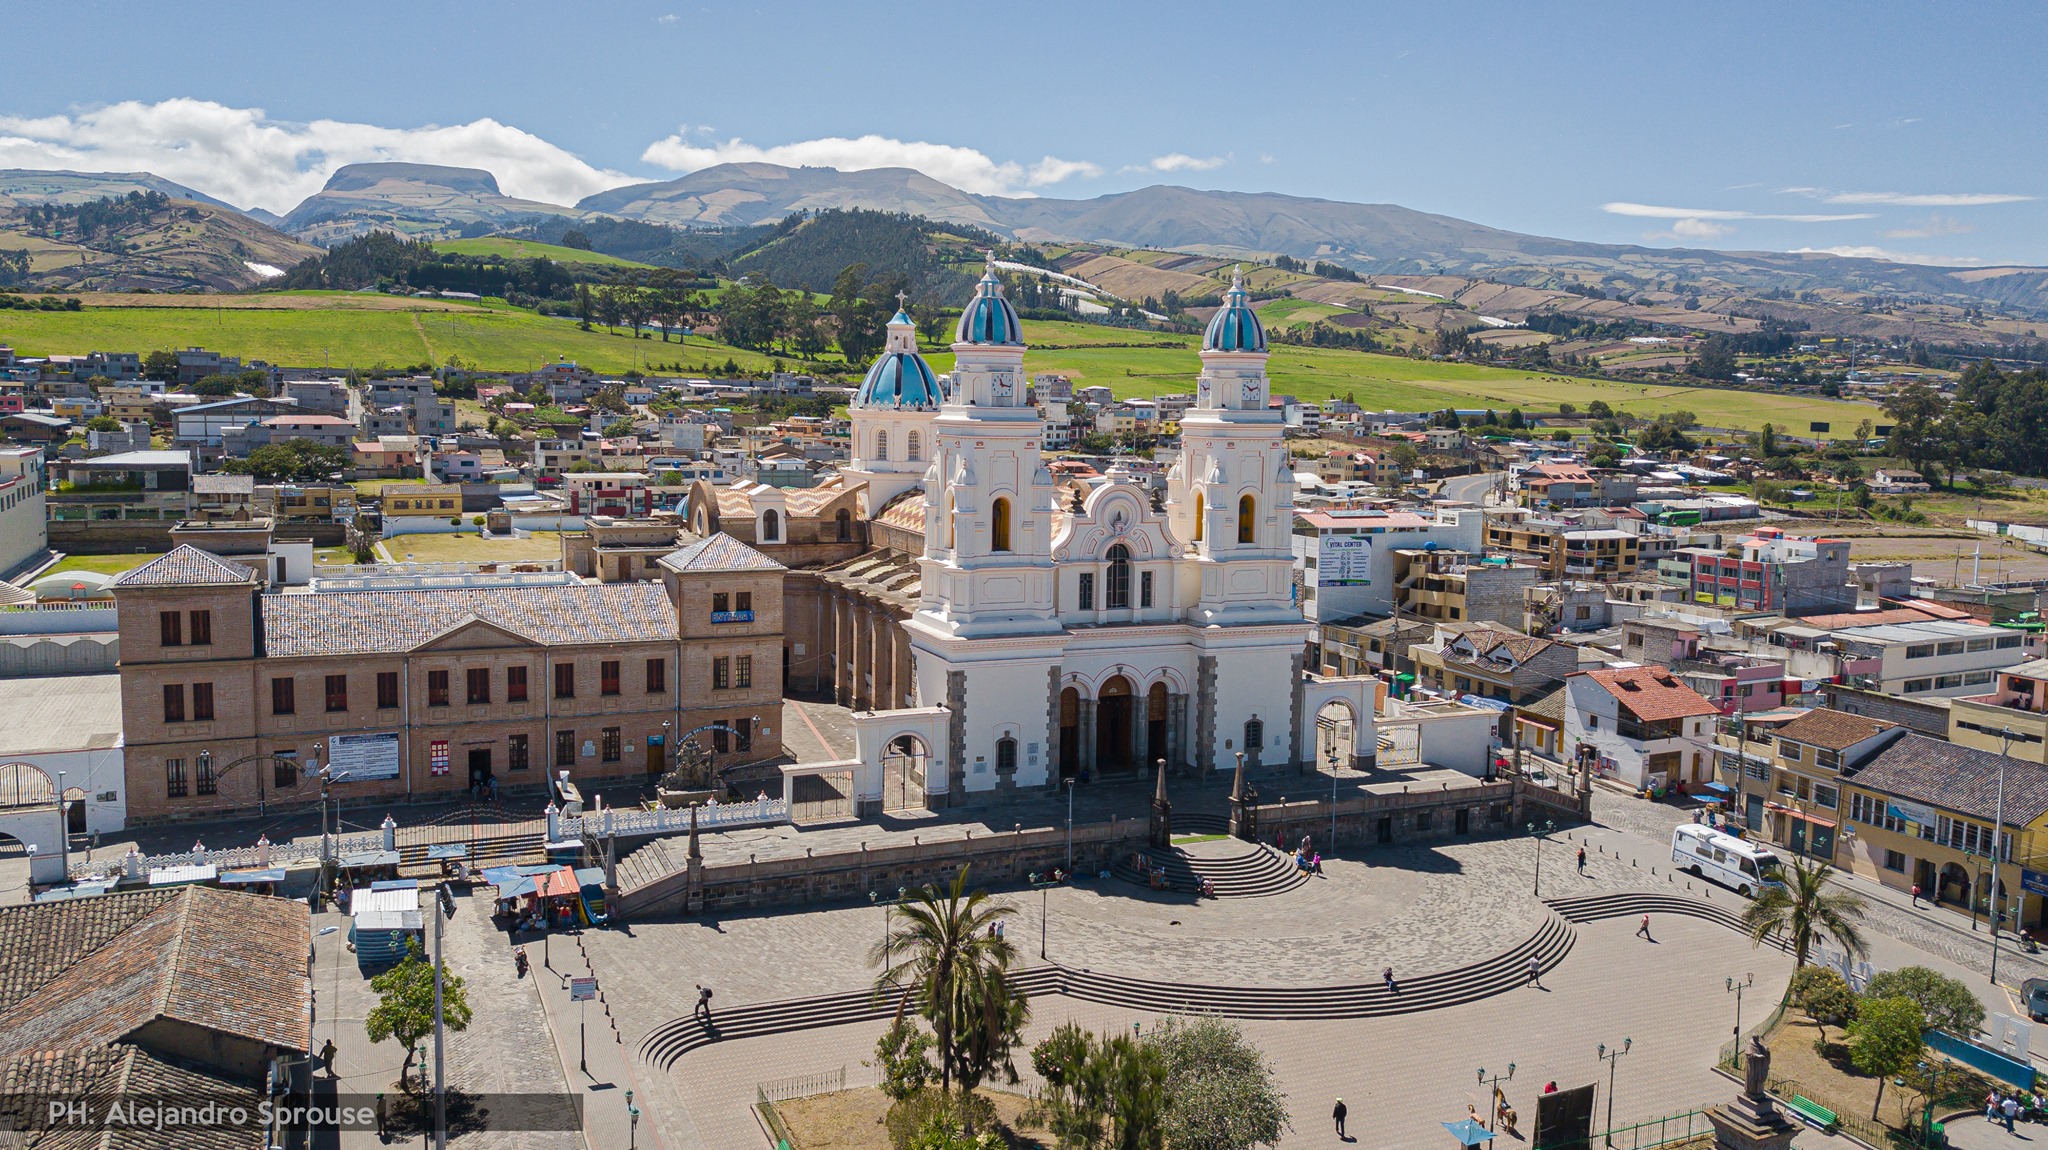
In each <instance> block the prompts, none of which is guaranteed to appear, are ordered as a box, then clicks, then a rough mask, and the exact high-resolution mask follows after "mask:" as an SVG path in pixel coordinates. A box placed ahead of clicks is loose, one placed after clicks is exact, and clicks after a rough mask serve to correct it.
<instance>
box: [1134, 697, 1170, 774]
mask: <svg viewBox="0 0 2048 1150" xmlns="http://www.w3.org/2000/svg"><path fill="white" fill-rule="evenodd" d="M1166 706H1167V691H1166V684H1165V683H1163V682H1160V683H1154V684H1152V689H1151V690H1149V691H1147V692H1145V748H1146V757H1147V758H1152V759H1163V758H1166V757H1167V753H1166V752H1167V746H1166V730H1167V724H1166ZM1140 765H1141V766H1142V765H1143V764H1140Z"/></svg>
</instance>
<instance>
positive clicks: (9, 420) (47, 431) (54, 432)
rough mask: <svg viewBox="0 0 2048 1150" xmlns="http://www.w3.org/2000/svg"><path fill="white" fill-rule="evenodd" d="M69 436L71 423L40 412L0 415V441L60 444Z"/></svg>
mask: <svg viewBox="0 0 2048 1150" xmlns="http://www.w3.org/2000/svg"><path fill="white" fill-rule="evenodd" d="M70 435H71V421H70V420H68V419H65V418H64V417H63V416H61V415H51V414H49V413H47V412H40V411H15V412H9V413H6V414H0V440H8V441H12V442H14V443H61V442H63V441H64V440H65V439H67V438H69V437H70Z"/></svg>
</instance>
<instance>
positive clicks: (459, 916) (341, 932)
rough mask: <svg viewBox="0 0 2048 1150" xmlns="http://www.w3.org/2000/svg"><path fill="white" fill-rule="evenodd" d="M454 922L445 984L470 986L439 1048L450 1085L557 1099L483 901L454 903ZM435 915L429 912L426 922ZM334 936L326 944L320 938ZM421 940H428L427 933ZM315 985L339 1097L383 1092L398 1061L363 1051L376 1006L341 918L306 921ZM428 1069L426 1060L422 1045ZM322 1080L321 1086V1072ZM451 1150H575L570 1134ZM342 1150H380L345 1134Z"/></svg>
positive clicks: (519, 986)
mask: <svg viewBox="0 0 2048 1150" xmlns="http://www.w3.org/2000/svg"><path fill="white" fill-rule="evenodd" d="M456 903H457V908H458V909H457V910H456V913H455V917H454V918H451V919H448V920H447V922H446V923H445V924H444V926H443V928H442V931H443V939H442V945H443V946H444V947H446V951H445V957H444V960H443V961H444V962H445V963H446V965H447V970H448V972H449V973H451V974H456V975H460V976H462V978H463V979H464V981H465V982H466V983H467V984H468V992H469V1005H470V1010H471V1019H470V1024H469V1028H468V1029H467V1030H464V1031H461V1032H459V1033H453V1034H450V1035H449V1036H448V1037H447V1039H446V1043H445V1054H444V1058H445V1065H446V1075H447V1081H448V1083H449V1085H450V1086H451V1087H452V1088H454V1089H458V1090H462V1091H465V1092H468V1093H471V1094H561V1093H563V1092H564V1091H565V1090H566V1089H567V1086H566V1085H565V1082H564V1080H563V1077H562V1073H561V1067H560V1065H559V1063H558V1062H557V1060H556V1058H555V1051H554V1045H553V1042H552V1040H551V1039H550V1037H549V1032H548V1026H547V1020H546V1019H545V1018H544V1017H543V1016H542V1014H541V1005H540V999H539V997H538V996H537V995H536V993H535V991H534V988H533V986H532V985H531V983H530V982H529V981H522V980H518V979H516V978H515V977H514V975H513V968H512V962H511V957H510V950H509V949H508V948H507V947H506V945H505V943H504V936H503V935H502V934H501V933H499V932H498V930H497V929H496V928H495V927H493V926H492V924H491V920H490V902H489V900H488V899H485V898H481V897H479V898H469V899H457V900H456ZM430 913H437V912H430ZM328 927H334V928H336V929H335V930H334V931H333V932H332V933H330V934H324V935H323V934H320V933H319V932H320V931H322V930H324V929H326V928H328ZM428 929H429V938H430V939H431V931H432V928H431V926H430V927H429V928H428ZM313 930H314V932H315V933H314V982H315V994H316V996H317V999H318V1011H317V1017H318V1023H317V1025H316V1026H315V1027H314V1029H313V1044H314V1046H315V1047H316V1048H317V1047H319V1046H320V1045H322V1044H323V1043H325V1042H326V1041H327V1040H328V1039H329V1038H332V1039H334V1041H335V1043H336V1045H337V1046H339V1047H340V1054H339V1055H338V1057H337V1059H336V1060H337V1062H339V1064H340V1070H341V1073H342V1079H341V1082H340V1085H339V1089H340V1090H341V1091H342V1092H343V1093H349V1094H363V1095H369V1096H374V1095H375V1094H377V1093H378V1092H379V1091H387V1090H390V1089H391V1084H392V1083H394V1082H396V1081H397V1079H398V1068H399V1064H400V1063H401V1062H403V1061H404V1058H405V1052H404V1051H403V1050H401V1049H399V1047H398V1045H397V1043H395V1042H391V1041H385V1042H383V1043H379V1044H376V1045H372V1044H371V1043H370V1040H369V1038H368V1037H367V1036H366V1035H365V1034H364V1032H363V1019H364V1017H365V1016H366V1015H368V1014H369V1012H370V1008H371V1007H373V1006H375V1005H376V1003H377V995H376V992H374V991H373V990H371V989H370V980H369V979H368V978H366V977H364V976H363V975H362V974H361V972H360V971H359V970H358V968H357V967H356V961H355V955H353V954H350V953H349V952H348V949H347V945H346V942H347V938H348V917H347V916H346V915H343V914H340V913H338V912H333V911H330V912H328V913H325V914H320V915H316V916H314V920H313ZM428 1043H429V1045H428V1048H427V1049H428V1053H427V1057H428V1065H429V1066H430V1067H431V1065H432V1058H433V1047H432V1039H429V1040H428ZM321 1077H322V1079H323V1080H324V1077H325V1070H324V1068H322V1071H321ZM449 1141H450V1143H451V1144H453V1145H457V1146H463V1147H474V1148H476V1150H575V1148H579V1147H582V1146H583V1139H582V1137H581V1135H580V1134H579V1133H577V1132H574V1131H568V1132H561V1131H497V1130H485V1131H479V1132H477V1133H474V1134H468V1135H463V1136H461V1137H455V1138H451V1139H450V1140H449ZM341 1145H342V1146H343V1147H365V1148H368V1147H376V1146H382V1145H387V1144H386V1143H382V1142H380V1141H379V1140H378V1138H377V1136H376V1135H375V1134H374V1133H371V1132H368V1131H363V1132H348V1133H345V1134H344V1135H343V1136H342V1139H341Z"/></svg>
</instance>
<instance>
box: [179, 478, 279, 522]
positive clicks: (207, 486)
mask: <svg viewBox="0 0 2048 1150" xmlns="http://www.w3.org/2000/svg"><path fill="white" fill-rule="evenodd" d="M268 511H269V508H267V507H259V506H258V505H257V503H256V477H255V476H253V475H195V476H193V477H192V498H191V503H190V507H189V509H188V513H189V515H190V516H191V518H193V519H250V518H254V517H256V516H259V515H263V514H267V513H268Z"/></svg>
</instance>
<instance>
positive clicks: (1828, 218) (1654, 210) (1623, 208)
mask: <svg viewBox="0 0 2048 1150" xmlns="http://www.w3.org/2000/svg"><path fill="white" fill-rule="evenodd" d="M1600 210H1601V211H1603V212H1606V213H1608V214H1610V215H1616V216H1634V217H1637V218H1638V219H1646V220H1692V221H1694V222H1698V221H1700V220H1784V221H1788V222H1791V223H1795V224H1831V223H1838V222H1840V221H1842V220H1868V219H1873V218H1875V216H1874V215H1873V213H1870V212H1855V213H1848V214H1842V215H1825V216H1823V215H1776V214H1769V213H1763V212H1742V211H1734V210H1731V209H1726V208H1670V207H1664V206H1662V205H1660V204H1633V203H1629V202H1628V201H1626V200H1617V201H1615V202H1613V203H1607V204H1601V205H1600Z"/></svg>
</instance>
